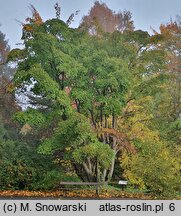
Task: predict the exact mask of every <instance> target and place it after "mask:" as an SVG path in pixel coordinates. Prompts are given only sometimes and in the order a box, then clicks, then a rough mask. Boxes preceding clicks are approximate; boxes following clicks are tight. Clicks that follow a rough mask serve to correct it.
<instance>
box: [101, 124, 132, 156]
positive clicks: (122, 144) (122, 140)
mask: <svg viewBox="0 0 181 216" xmlns="http://www.w3.org/2000/svg"><path fill="white" fill-rule="evenodd" d="M99 134H102V135H105V136H108V137H109V138H110V137H114V138H115V139H116V143H117V144H116V145H115V146H113V148H115V150H116V151H119V150H121V149H126V150H127V151H129V152H131V153H135V152H136V149H135V148H134V146H132V145H131V144H130V143H129V141H128V139H127V136H126V135H125V134H124V133H121V132H119V131H118V130H116V129H113V128H100V129H99Z"/></svg>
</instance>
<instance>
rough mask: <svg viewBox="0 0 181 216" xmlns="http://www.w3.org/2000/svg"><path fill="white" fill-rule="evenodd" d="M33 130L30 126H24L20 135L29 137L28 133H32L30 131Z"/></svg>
mask: <svg viewBox="0 0 181 216" xmlns="http://www.w3.org/2000/svg"><path fill="white" fill-rule="evenodd" d="M31 130H32V127H31V126H30V125H29V124H27V123H26V124H24V125H23V127H22V128H21V130H20V134H22V135H23V136H25V135H27V134H28V133H30V131H31Z"/></svg>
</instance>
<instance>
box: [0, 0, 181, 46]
mask: <svg viewBox="0 0 181 216" xmlns="http://www.w3.org/2000/svg"><path fill="white" fill-rule="evenodd" d="M94 1H95V0H0V24H1V27H0V30H1V31H2V32H3V33H5V34H6V38H7V39H8V40H9V44H10V46H11V48H15V47H17V46H16V43H19V42H21V40H20V38H21V25H20V23H18V22H17V21H16V20H19V21H22V22H24V20H25V19H26V18H27V17H28V16H31V12H30V10H29V8H28V6H29V5H30V4H33V5H34V6H35V8H36V9H37V10H38V11H39V13H40V14H41V16H42V18H43V19H44V20H46V19H50V18H53V17H55V10H54V5H55V3H56V2H59V3H60V5H61V8H62V10H61V19H63V20H67V18H68V17H69V15H70V14H71V13H72V12H75V11H76V10H80V13H79V15H78V16H77V17H76V18H75V22H74V23H73V27H77V26H78V24H79V22H80V20H81V18H82V16H83V15H86V14H87V13H88V11H89V10H90V8H91V7H92V6H93V3H94ZM103 2H105V3H106V4H107V6H108V7H109V8H111V9H112V10H114V11H116V12H118V11H119V10H124V9H127V10H129V11H131V13H132V16H133V20H134V24H135V27H136V29H142V30H145V31H149V32H151V27H152V28H154V29H156V30H158V28H159V25H160V24H161V23H167V22H168V21H169V20H170V19H171V18H173V19H174V18H175V17H176V15H181V0H104V1H103Z"/></svg>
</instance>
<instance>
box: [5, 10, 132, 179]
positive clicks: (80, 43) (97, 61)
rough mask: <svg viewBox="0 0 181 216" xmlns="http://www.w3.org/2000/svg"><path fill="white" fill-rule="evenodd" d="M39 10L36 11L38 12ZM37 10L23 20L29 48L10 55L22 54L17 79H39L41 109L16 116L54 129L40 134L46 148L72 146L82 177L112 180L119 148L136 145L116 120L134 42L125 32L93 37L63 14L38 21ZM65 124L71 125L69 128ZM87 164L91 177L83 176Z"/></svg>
mask: <svg viewBox="0 0 181 216" xmlns="http://www.w3.org/2000/svg"><path fill="white" fill-rule="evenodd" d="M33 13H35V15H36V14H37V11H35V10H33ZM35 15H33V18H29V19H27V21H28V23H27V24H24V25H23V39H24V43H25V49H24V50H23V51H18V52H17V50H13V51H11V53H10V55H9V60H11V61H12V60H13V59H14V60H16V61H17V60H18V54H19V60H18V61H19V65H18V69H17V72H16V74H15V77H14V84H15V86H16V88H19V89H22V90H26V88H27V86H28V85H31V84H32V82H34V85H33V86H32V87H31V91H32V92H33V95H31V98H32V99H33V100H32V102H34V103H36V104H37V105H38V106H39V108H38V107H37V109H36V111H33V112H32V111H31V112H30V110H27V111H26V112H24V114H22V113H21V112H20V113H18V114H17V115H16V119H17V120H19V121H20V122H22V126H23V125H25V124H26V123H28V124H29V125H30V127H31V128H32V129H33V128H34V129H35V128H37V124H38V125H39V126H38V127H39V129H42V130H44V131H46V130H47V131H48V133H47V132H46V133H45V134H46V135H45V137H40V139H42V141H43V142H42V145H41V147H40V149H41V150H40V151H41V152H42V153H51V154H54V155H55V156H56V155H57V153H58V152H59V151H60V152H62V151H63V152H64V153H65V152H66V147H67V148H68V147H71V151H70V152H69V154H70V153H71V154H70V156H69V158H68V159H69V160H70V159H71V162H72V164H74V167H75V170H76V172H77V173H78V175H79V176H80V177H81V178H82V179H84V180H85V179H86V178H87V179H88V180H89V181H91V180H97V181H106V180H110V179H111V177H112V175H113V171H114V163H115V156H116V155H117V153H118V152H119V151H120V150H121V149H122V148H127V149H128V150H130V151H132V150H133V149H134V148H133V147H132V146H131V145H130V144H129V143H128V142H127V140H126V137H125V136H124V135H122V134H119V131H117V130H116V128H117V126H116V121H117V120H116V119H117V117H118V115H119V113H120V112H121V108H122V107H123V104H124V95H125V93H126V92H127V90H128V86H129V82H130V80H131V79H132V78H131V77H132V76H131V74H130V73H129V69H128V61H129V57H126V56H125V53H131V46H130V47H129V46H128V48H127V44H126V43H125V44H124V42H123V41H124V39H123V38H122V36H121V33H119V34H117V35H116V34H115V35H114V36H113V35H110V36H109V37H108V36H106V35H105V38H102V39H99V37H94V38H93V37H91V36H90V35H89V34H87V32H85V31H82V30H79V29H71V28H70V27H68V25H67V24H65V23H64V22H63V21H61V20H59V19H52V20H47V21H46V22H41V23H40V22H38V23H36V19H35V18H34V17H35ZM38 17H39V16H38ZM27 27H28V28H27ZM112 36H113V37H115V38H117V42H118V43H119V44H121V41H122V42H123V43H122V47H123V50H122V51H121V52H120V50H117V52H115V51H114V48H115V47H116V45H117V44H116V43H115V44H114V47H113V48H112V49H110V48H111V44H112ZM107 39H108V41H107ZM106 41H107V42H106ZM105 47H106V48H105ZM22 52H23V53H24V55H22V54H21V53H22ZM89 53H92V55H91V56H90V55H89ZM121 58H123V59H122V60H121ZM120 78H121V79H120ZM87 87H89V88H87ZM33 97H34V98H33ZM71 104H72V106H71ZM35 113H36V114H35ZM35 115H36V116H37V118H36V117H35ZM55 116H56V119H55V118H54V117H55ZM83 116H84V117H83ZM23 119H24V120H23ZM22 120H23V121H22ZM82 121H83V122H84V121H85V124H82V123H81V122H82ZM42 122H43V124H42ZM45 122H46V124H45V125H46V126H45V125H44V123H45ZM50 125H51V126H52V127H50ZM62 125H63V126H62ZM41 126H42V127H43V128H41ZM84 127H85V128H84ZM49 128H51V130H50V129H49ZM59 128H61V129H59ZM62 128H64V130H66V128H68V129H67V130H66V133H65V132H64V130H63V129H62ZM71 128H72V129H71ZM85 129H86V130H85ZM68 130H70V132H69V131H68ZM55 131H58V134H57V133H56V132H55ZM74 131H77V133H74ZM62 133H63V134H64V139H63V140H62V138H61V137H62V136H63V135H62ZM41 134H42V133H41ZM65 134H67V136H68V137H67V140H66V138H65ZM64 143H65V144H66V145H65V144H64ZM77 148H78V149H77ZM100 149H102V152H101V151H100ZM88 150H90V153H89V151H88ZM86 152H87V153H86ZM65 155H66V154H65ZM106 155H107V156H106ZM103 156H104V157H103ZM99 158H102V160H100V159H99ZM103 159H104V160H103ZM82 169H83V170H84V172H85V173H86V175H87V177H86V178H85V176H84V178H83V177H82V174H81V173H82V172H81V170H82Z"/></svg>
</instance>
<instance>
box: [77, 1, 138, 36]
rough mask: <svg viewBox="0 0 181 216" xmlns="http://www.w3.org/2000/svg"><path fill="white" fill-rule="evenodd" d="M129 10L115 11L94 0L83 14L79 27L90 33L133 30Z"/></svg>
mask: <svg viewBox="0 0 181 216" xmlns="http://www.w3.org/2000/svg"><path fill="white" fill-rule="evenodd" d="M131 18H132V17H131V13H130V12H129V11H126V10H125V11H123V12H121V11H120V12H118V13H115V12H114V11H112V10H111V9H109V8H108V7H107V5H106V4H105V3H100V2H99V1H96V2H95V3H94V6H93V7H92V8H91V10H90V12H89V14H88V15H87V16H84V17H83V19H82V22H81V24H80V28H82V27H83V28H86V29H87V30H88V32H89V33H90V34H92V35H94V34H96V33H97V31H100V30H101V31H104V32H114V31H119V32H122V33H123V32H125V31H133V29H134V25H133V21H132V19H131Z"/></svg>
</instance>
